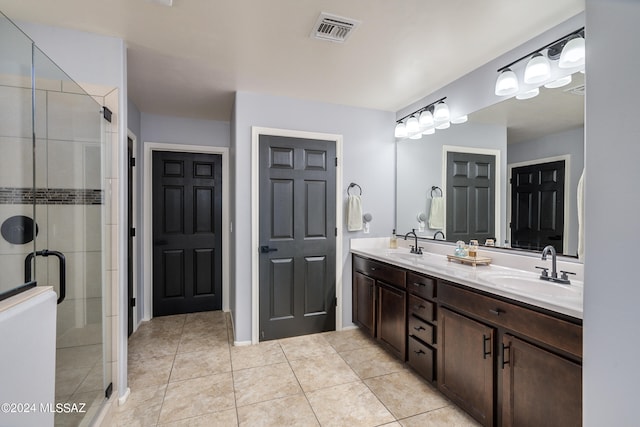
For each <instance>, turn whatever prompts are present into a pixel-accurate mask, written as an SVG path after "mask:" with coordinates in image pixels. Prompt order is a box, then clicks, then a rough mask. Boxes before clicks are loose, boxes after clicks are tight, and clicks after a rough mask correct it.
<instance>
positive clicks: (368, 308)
mask: <svg viewBox="0 0 640 427" xmlns="http://www.w3.org/2000/svg"><path fill="white" fill-rule="evenodd" d="M374 291H375V280H373V279H372V278H371V277H368V276H365V275H364V274H362V273H358V272H354V273H353V322H354V323H355V324H357V325H358V326H360V327H361V328H362V329H364V330H366V331H367V332H368V333H369V335H371V336H374V335H375V332H376V330H375V300H374Z"/></svg>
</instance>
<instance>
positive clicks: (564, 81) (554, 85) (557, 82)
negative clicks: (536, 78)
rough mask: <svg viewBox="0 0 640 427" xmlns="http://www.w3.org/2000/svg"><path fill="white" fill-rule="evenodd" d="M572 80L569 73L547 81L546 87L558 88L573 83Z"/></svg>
mask: <svg viewBox="0 0 640 427" xmlns="http://www.w3.org/2000/svg"><path fill="white" fill-rule="evenodd" d="M571 80H572V78H571V74H569V75H568V76H564V77H560V78H559V79H557V80H554V81H551V82H549V83H545V85H544V87H546V88H547V89H556V88H559V87H562V86H566V85H568V84H569V83H571Z"/></svg>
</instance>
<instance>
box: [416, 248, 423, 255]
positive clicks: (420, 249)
mask: <svg viewBox="0 0 640 427" xmlns="http://www.w3.org/2000/svg"><path fill="white" fill-rule="evenodd" d="M423 249H424V248H423V247H422V246H418V250H416V253H417V254H418V255H422V250H423Z"/></svg>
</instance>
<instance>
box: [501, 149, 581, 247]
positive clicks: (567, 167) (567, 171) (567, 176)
mask: <svg viewBox="0 0 640 427" xmlns="http://www.w3.org/2000/svg"><path fill="white" fill-rule="evenodd" d="M561 160H564V220H563V221H564V226H563V231H562V233H563V236H564V238H563V239H562V251H563V252H564V253H565V254H566V253H567V252H569V210H570V209H569V201H570V194H569V193H570V188H571V187H570V184H571V156H570V155H569V154H563V155H560V156H553V157H545V158H542V159H534V160H526V161H524V162H517V163H509V164H508V165H507V182H508V179H509V177H510V176H511V174H512V172H513V168H519V167H521V166H529V165H538V164H541V163H550V162H558V161H561ZM576 185H577V184H576ZM511 209H512V207H511V185H507V224H508V223H509V221H510V220H511ZM509 240H511V236H509Z"/></svg>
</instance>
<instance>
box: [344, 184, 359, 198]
mask: <svg viewBox="0 0 640 427" xmlns="http://www.w3.org/2000/svg"><path fill="white" fill-rule="evenodd" d="M352 187H358V190H360V194H359V195H360V196H362V187H360V186H359V185H358V184H356V183H355V182H352V183H351V184H349V187H348V188H347V195H348V196H350V195H351V193H349V190H351V188H352Z"/></svg>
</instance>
